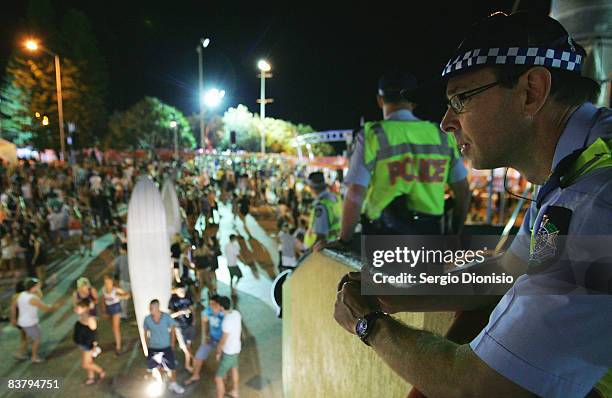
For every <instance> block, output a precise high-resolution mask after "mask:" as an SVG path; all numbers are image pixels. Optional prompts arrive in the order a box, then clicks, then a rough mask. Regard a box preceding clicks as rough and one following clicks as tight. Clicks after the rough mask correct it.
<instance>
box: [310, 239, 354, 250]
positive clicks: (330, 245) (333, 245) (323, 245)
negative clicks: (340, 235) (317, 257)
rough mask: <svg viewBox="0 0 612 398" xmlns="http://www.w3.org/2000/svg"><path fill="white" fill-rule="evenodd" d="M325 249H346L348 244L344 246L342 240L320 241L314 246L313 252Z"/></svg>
mask: <svg viewBox="0 0 612 398" xmlns="http://www.w3.org/2000/svg"><path fill="white" fill-rule="evenodd" d="M323 249H346V244H344V243H343V242H342V241H341V240H331V241H329V242H327V241H318V242H317V243H315V244H314V246H312V251H313V252H318V251H321V250H323Z"/></svg>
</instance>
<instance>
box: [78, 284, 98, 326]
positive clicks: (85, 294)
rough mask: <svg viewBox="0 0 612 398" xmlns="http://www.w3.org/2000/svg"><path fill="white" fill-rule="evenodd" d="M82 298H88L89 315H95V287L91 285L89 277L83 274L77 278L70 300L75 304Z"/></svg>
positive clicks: (96, 293) (96, 294)
mask: <svg viewBox="0 0 612 398" xmlns="http://www.w3.org/2000/svg"><path fill="white" fill-rule="evenodd" d="M83 299H89V315H90V316H93V317H95V316H97V315H98V314H97V311H96V305H97V304H98V291H97V290H96V288H95V287H93V286H91V283H90V282H89V279H87V278H85V277H84V276H83V277H81V278H79V279H78V280H77V290H76V292H74V294H73V295H72V302H73V304H74V305H75V306H76V305H77V303H78V302H79V301H81V300H83Z"/></svg>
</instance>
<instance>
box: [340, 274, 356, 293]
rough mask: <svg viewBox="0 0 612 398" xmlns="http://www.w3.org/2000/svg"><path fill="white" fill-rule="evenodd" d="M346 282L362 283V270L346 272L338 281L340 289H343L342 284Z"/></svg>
mask: <svg viewBox="0 0 612 398" xmlns="http://www.w3.org/2000/svg"><path fill="white" fill-rule="evenodd" d="M346 282H357V283H361V272H349V273H348V274H345V275H344V276H343V277H342V278H341V279H340V282H338V291H340V290H342V286H343V285H344V284H345V283H346Z"/></svg>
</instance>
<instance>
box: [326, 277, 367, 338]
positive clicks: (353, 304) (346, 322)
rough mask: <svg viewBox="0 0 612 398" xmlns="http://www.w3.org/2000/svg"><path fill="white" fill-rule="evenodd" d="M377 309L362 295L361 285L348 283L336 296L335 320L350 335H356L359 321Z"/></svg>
mask: <svg viewBox="0 0 612 398" xmlns="http://www.w3.org/2000/svg"><path fill="white" fill-rule="evenodd" d="M377 309H378V308H377V306H376V305H373V303H372V302H371V301H370V300H368V299H367V297H364V296H362V295H361V283H357V282H355V281H348V282H345V283H344V284H343V285H342V289H341V290H340V291H339V292H338V294H337V295H336V305H335V307H334V319H335V320H336V322H338V323H339V324H340V326H342V327H343V328H344V329H346V330H347V331H348V332H349V333H353V334H355V325H357V320H358V319H359V318H362V317H363V316H364V315H366V314H369V313H371V312H374V311H376V310H377Z"/></svg>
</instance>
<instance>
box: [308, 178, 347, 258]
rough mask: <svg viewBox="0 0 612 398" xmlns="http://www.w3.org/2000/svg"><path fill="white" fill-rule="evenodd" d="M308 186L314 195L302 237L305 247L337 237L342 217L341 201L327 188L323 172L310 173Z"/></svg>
mask: <svg viewBox="0 0 612 398" xmlns="http://www.w3.org/2000/svg"><path fill="white" fill-rule="evenodd" d="M308 186H309V187H310V189H311V190H312V192H313V194H314V196H315V201H314V203H313V209H312V212H311V214H310V222H309V224H308V230H307V231H306V235H305V237H304V245H305V246H306V247H307V248H309V247H312V246H313V245H315V244H316V243H317V242H326V241H328V240H334V239H338V234H339V232H340V219H341V217H342V202H341V200H340V198H339V197H338V195H336V194H333V193H332V192H329V191H328V190H327V184H326V183H325V176H324V175H323V173H321V172H320V171H316V172H314V173H310V175H309V176H308Z"/></svg>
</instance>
